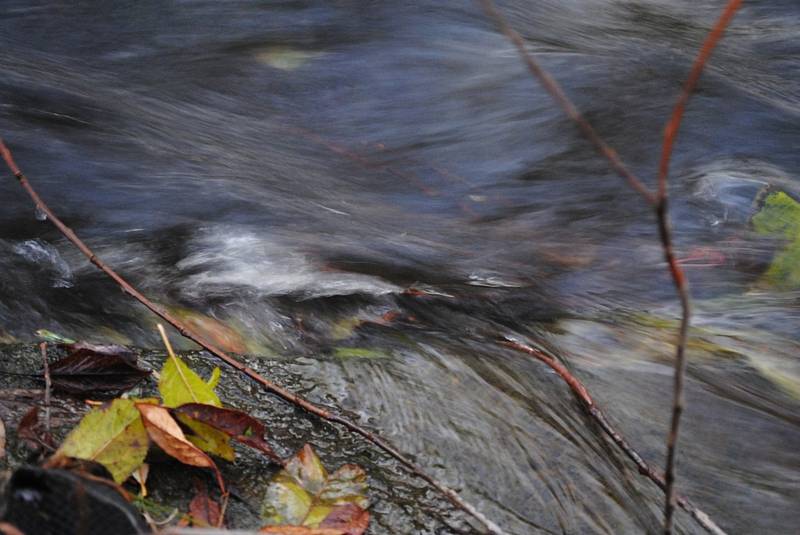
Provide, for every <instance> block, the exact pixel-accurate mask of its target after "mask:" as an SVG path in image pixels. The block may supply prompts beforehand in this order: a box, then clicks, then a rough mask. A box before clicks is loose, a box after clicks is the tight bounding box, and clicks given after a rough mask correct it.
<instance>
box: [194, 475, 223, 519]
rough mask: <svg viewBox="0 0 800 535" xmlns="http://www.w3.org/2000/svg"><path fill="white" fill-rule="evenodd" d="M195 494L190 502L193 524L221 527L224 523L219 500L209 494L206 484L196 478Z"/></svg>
mask: <svg viewBox="0 0 800 535" xmlns="http://www.w3.org/2000/svg"><path fill="white" fill-rule="evenodd" d="M194 487H195V495H194V498H192V501H191V502H189V514H190V515H191V517H192V524H193V525H195V526H197V527H202V528H208V527H220V526H221V525H222V510H221V508H220V506H219V504H218V503H217V502H215V501H214V500H212V499H211V497H210V496H209V495H208V490H207V489H206V486H205V484H204V483H203V482H202V481H200V480H198V479H196V480H195V485H194Z"/></svg>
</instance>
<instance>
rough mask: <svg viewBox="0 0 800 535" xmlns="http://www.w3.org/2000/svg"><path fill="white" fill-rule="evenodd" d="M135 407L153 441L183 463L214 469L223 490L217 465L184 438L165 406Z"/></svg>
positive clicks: (137, 405) (146, 404) (223, 485)
mask: <svg viewBox="0 0 800 535" xmlns="http://www.w3.org/2000/svg"><path fill="white" fill-rule="evenodd" d="M136 408H137V409H138V410H139V413H141V415H142V421H143V422H144V427H145V429H146V430H147V434H148V435H149V436H150V438H151V439H152V440H153V442H155V443H156V444H158V445H159V447H160V448H161V449H162V450H164V452H165V453H167V454H168V455H170V456H172V457H174V458H175V459H177V460H179V461H180V462H182V463H183V464H188V465H190V466H198V467H201V468H211V469H212V470H214V473H215V474H216V476H217V482H218V483H219V487H220V490H221V491H222V492H223V493H224V492H225V484H224V483H223V481H222V474H220V472H219V469H218V468H217V465H216V464H214V461H212V460H211V457H209V456H208V455H206V454H205V453H203V452H202V451H201V450H200V449H199V448H198V447H197V446H195V445H194V444H192V443H191V442H189V441H188V440H187V439H186V436H185V435H184V434H183V431H181V428H180V426H179V425H178V422H176V421H175V420H174V419H173V418H172V416H170V414H169V411H168V410H167V409H166V408H164V407H159V406H156V405H151V404H149V403H136Z"/></svg>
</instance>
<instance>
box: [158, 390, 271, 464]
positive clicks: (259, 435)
mask: <svg viewBox="0 0 800 535" xmlns="http://www.w3.org/2000/svg"><path fill="white" fill-rule="evenodd" d="M173 412H174V413H176V414H177V415H178V418H179V419H180V421H181V422H183V423H186V424H187V425H189V427H191V428H192V429H193V430H195V431H197V430H196V429H195V428H194V427H192V426H191V425H190V424H189V423H187V420H189V421H195V422H197V423H201V424H204V425H205V426H209V427H211V428H213V429H216V430H218V431H220V432H222V433H225V435H226V436H230V437H232V438H233V439H234V440H238V441H239V442H241V443H242V444H246V445H248V446H250V447H252V448H255V449H257V450H260V451H262V452H263V453H265V454H266V455H267V456H269V457H270V458H271V459H273V460H276V461H280V457H278V455H277V454H276V453H275V452H274V451H273V450H272V448H271V447H270V445H269V444H268V443H267V441H266V440H265V439H264V434H265V433H266V429H265V427H264V424H262V423H261V422H259V421H258V420H256V419H255V418H253V417H252V416H250V415H249V414H247V413H245V412H242V411H237V410H234V409H228V408H224V407H214V406H211V405H204V404H201V403H187V404H185V405H181V406H180V407H178V408H176V409H174V410H173ZM198 434H199V435H201V436H204V433H198ZM190 439H191V437H190ZM205 451H208V450H205Z"/></svg>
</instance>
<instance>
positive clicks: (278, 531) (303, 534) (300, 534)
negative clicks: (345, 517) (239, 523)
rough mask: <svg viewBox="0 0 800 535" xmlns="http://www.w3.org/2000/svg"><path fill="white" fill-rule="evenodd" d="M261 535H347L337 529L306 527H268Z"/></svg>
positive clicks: (261, 531) (262, 530)
mask: <svg viewBox="0 0 800 535" xmlns="http://www.w3.org/2000/svg"><path fill="white" fill-rule="evenodd" d="M259 533H272V534H273V535H345V532H344V531H343V530H341V529H335V528H307V527H304V526H266V527H263V528H261V530H260V531H259Z"/></svg>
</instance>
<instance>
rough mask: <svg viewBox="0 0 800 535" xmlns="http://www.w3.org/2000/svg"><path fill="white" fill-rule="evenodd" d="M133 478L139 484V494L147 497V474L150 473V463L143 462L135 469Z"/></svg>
mask: <svg viewBox="0 0 800 535" xmlns="http://www.w3.org/2000/svg"><path fill="white" fill-rule="evenodd" d="M132 475H133V479H135V480H136V482H137V483H138V484H139V496H140V497H142V498H147V476H148V475H150V465H149V464H147V463H143V464H142V466H140V467H139V468H137V469H136V470H134V471H133V474H132Z"/></svg>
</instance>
